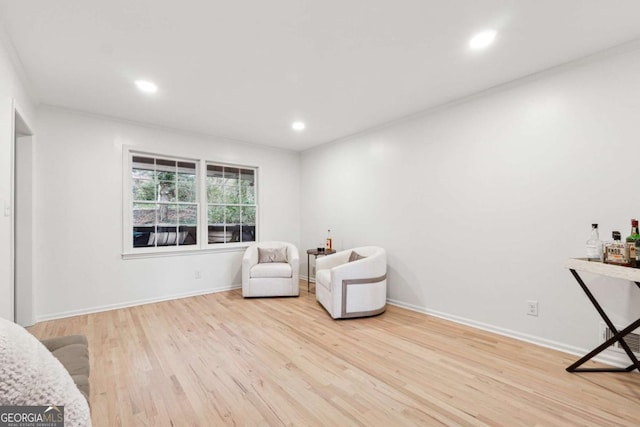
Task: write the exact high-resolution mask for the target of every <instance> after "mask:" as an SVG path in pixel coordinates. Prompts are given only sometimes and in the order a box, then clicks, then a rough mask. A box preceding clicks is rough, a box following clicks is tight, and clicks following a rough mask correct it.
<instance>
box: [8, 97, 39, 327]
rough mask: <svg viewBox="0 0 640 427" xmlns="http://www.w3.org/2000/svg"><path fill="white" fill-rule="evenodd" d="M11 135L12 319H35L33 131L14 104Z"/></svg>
mask: <svg viewBox="0 0 640 427" xmlns="http://www.w3.org/2000/svg"><path fill="white" fill-rule="evenodd" d="M13 111H14V139H13V202H12V205H13V207H14V208H13V224H12V228H13V320H14V321H15V322H16V323H18V324H19V325H22V326H31V325H33V323H34V322H35V319H34V313H33V306H34V298H33V155H34V146H33V139H34V138H33V132H32V130H31V127H30V126H29V125H28V124H27V122H26V120H25V119H24V117H23V116H22V115H21V114H20V112H19V110H18V109H17V108H15V107H14V109H13Z"/></svg>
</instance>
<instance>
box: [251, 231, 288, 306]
mask: <svg viewBox="0 0 640 427" xmlns="http://www.w3.org/2000/svg"><path fill="white" fill-rule="evenodd" d="M258 249H261V254H262V255H263V259H262V261H263V262H258V261H260V259H259V251H258ZM265 249H266V250H274V249H275V251H270V253H269V252H268V251H265ZM283 252H284V253H283ZM270 255H271V256H270ZM281 257H282V258H281ZM264 261H266V262H264ZM299 271H300V256H299V255H298V249H297V248H296V247H295V245H293V244H291V243H287V242H260V243H254V244H253V245H251V246H249V247H248V248H247V250H246V251H245V253H244V257H243V258H242V296H243V297H275V296H298V295H300V284H299V281H300V279H299V277H300V274H299Z"/></svg>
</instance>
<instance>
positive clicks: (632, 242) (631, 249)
mask: <svg viewBox="0 0 640 427" xmlns="http://www.w3.org/2000/svg"><path fill="white" fill-rule="evenodd" d="M639 239H640V234H638V220H637V219H632V220H631V234H630V235H629V236H628V237H627V239H626V240H627V242H626V243H627V252H628V253H629V264H631V267H637V266H636V242H637V241H638V240H639Z"/></svg>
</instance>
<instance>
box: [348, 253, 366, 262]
mask: <svg viewBox="0 0 640 427" xmlns="http://www.w3.org/2000/svg"><path fill="white" fill-rule="evenodd" d="M365 258H366V256H362V255H360V254H359V253H357V252H356V251H351V255H349V262H353V261H358V260H359V259H365Z"/></svg>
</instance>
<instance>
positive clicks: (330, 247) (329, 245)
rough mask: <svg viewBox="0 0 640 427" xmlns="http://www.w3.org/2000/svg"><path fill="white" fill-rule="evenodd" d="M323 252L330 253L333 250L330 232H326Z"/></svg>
mask: <svg viewBox="0 0 640 427" xmlns="http://www.w3.org/2000/svg"><path fill="white" fill-rule="evenodd" d="M324 248H325V250H327V251H330V250H331V249H333V239H332V238H331V230H327V241H326V243H325V245H324Z"/></svg>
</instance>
